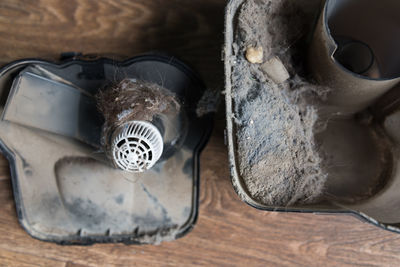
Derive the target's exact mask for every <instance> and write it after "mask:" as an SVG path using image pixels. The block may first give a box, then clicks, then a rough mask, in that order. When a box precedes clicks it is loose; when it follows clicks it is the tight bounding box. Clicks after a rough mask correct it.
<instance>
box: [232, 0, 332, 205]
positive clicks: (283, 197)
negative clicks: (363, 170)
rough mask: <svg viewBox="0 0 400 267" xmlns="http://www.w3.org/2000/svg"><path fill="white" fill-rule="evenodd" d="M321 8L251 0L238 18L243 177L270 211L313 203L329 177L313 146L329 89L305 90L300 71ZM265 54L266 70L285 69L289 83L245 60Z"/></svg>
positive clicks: (235, 84)
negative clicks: (276, 62) (269, 66)
mask: <svg viewBox="0 0 400 267" xmlns="http://www.w3.org/2000/svg"><path fill="white" fill-rule="evenodd" d="M319 7H320V1H319V0H315V1H292V0H280V1H277V0H263V1H262V0H248V1H245V2H244V4H243V5H242V6H241V8H240V11H239V15H238V21H237V27H236V29H235V33H234V43H233V54H234V59H233V60H232V65H233V66H232V75H231V80H232V81H231V83H232V98H233V106H234V110H233V116H234V120H235V127H236V129H237V131H236V134H237V135H236V140H237V142H236V146H237V153H238V163H239V173H240V175H241V177H242V178H243V180H244V183H245V185H246V187H247V190H248V192H249V193H250V195H251V197H252V198H254V199H255V200H256V201H259V202H261V203H262V204H265V205H271V206H289V205H293V204H295V203H312V202H316V201H318V200H319V198H320V197H321V195H322V194H323V190H324V184H325V181H326V177H327V175H326V174H325V173H324V172H323V171H322V168H321V165H322V163H321V162H322V161H321V157H320V155H319V153H318V149H317V147H316V145H315V140H314V135H315V132H316V130H317V128H318V127H317V124H318V123H317V121H318V114H317V110H316V108H315V107H314V106H313V104H315V103H317V102H318V101H319V100H320V99H321V98H323V97H324V96H325V95H326V93H327V89H326V88H321V87H318V86H315V85H313V84H311V83H310V82H308V81H307V80H306V78H304V77H307V75H306V74H305V71H304V69H305V67H304V66H303V65H302V64H304V62H305V61H306V59H305V56H306V49H305V47H306V46H305V45H304V44H305V41H306V40H307V38H309V33H310V31H311V25H312V24H313V22H314V20H315V19H316V13H318V10H319ZM260 46H261V47H262V50H263V61H264V62H266V61H268V60H269V59H271V58H273V57H277V58H279V59H280V60H281V61H282V63H283V65H284V66H285V67H286V69H287V71H288V72H289V74H290V78H289V79H288V80H287V81H285V82H283V83H281V84H276V83H274V82H272V81H271V79H269V77H268V76H267V75H266V74H265V72H263V71H262V64H253V63H250V62H248V61H247V60H246V58H245V53H246V49H248V48H249V47H260ZM318 125H319V124H318Z"/></svg>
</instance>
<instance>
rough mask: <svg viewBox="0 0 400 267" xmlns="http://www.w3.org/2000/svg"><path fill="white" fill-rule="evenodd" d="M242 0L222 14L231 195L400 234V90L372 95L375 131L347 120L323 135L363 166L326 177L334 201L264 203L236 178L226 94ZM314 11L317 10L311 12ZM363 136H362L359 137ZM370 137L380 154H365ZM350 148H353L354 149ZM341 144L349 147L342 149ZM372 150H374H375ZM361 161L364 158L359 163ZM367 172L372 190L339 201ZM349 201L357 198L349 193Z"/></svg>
mask: <svg viewBox="0 0 400 267" xmlns="http://www.w3.org/2000/svg"><path fill="white" fill-rule="evenodd" d="M245 2H246V0H231V1H229V3H228V5H227V7H226V17H225V45H224V62H225V63H224V64H225V93H226V95H225V103H226V120H227V129H226V139H227V146H228V152H229V161H230V171H231V180H232V184H233V187H234V189H235V191H236V193H237V194H238V195H239V197H240V198H241V199H242V200H243V201H244V202H245V203H247V204H248V205H250V206H252V207H254V208H257V209H260V210H266V211H282V212H308V213H347V214H354V215H357V216H358V217H359V218H362V219H364V220H366V221H368V222H370V223H372V224H374V225H377V226H379V227H382V228H383V229H386V230H390V231H394V232H397V233H400V212H399V210H398V207H399V205H400V194H399V192H400V171H399V170H400V169H399V166H400V159H399V148H400V143H399V141H400V128H399V123H400V109H399V108H400V107H399V102H400V101H399V99H400V94H399V90H398V88H394V89H392V90H391V91H389V93H387V94H386V95H384V96H383V97H382V98H380V99H375V102H374V104H373V105H372V107H370V114H372V115H373V117H372V119H371V120H372V123H373V125H374V127H376V128H377V129H378V131H377V132H376V133H377V134H376V135H373V136H374V137H373V138H372V139H371V138H370V137H366V136H367V135H368V134H365V131H364V130H363V129H362V127H363V126H354V125H353V124H349V125H347V124H346V123H345V124H346V125H343V129H344V130H343V131H342V129H341V128H340V126H335V125H333V127H334V130H332V131H329V132H330V133H331V137H329V138H330V139H331V141H338V140H340V138H342V139H341V140H340V141H343V142H342V146H341V148H340V149H342V148H343V153H342V154H343V156H344V157H346V158H345V159H346V160H352V159H353V158H355V160H354V162H352V164H353V165H354V166H355V167H356V168H355V169H356V170H363V174H361V173H358V174H357V173H351V175H348V176H344V177H342V178H340V179H338V180H334V181H328V184H327V186H328V187H329V190H331V192H334V193H337V199H338V200H337V201H328V200H322V201H320V202H317V203H315V204H309V205H296V204H295V205H291V206H268V205H265V204H263V203H261V202H260V201H258V200H256V199H254V198H253V197H252V196H251V194H250V193H249V191H248V189H247V187H246V183H245V181H244V179H243V177H242V176H241V172H240V169H239V164H238V154H237V153H238V151H237V144H238V143H239V142H241V140H238V138H237V131H238V130H237V128H238V125H237V122H236V120H235V118H237V117H238V116H237V115H238V114H235V109H234V105H235V97H234V95H233V94H232V87H233V86H234V81H233V80H232V73H233V72H234V71H235V60H236V59H237V57H238V56H242V57H244V53H243V54H242V55H237V54H235V51H234V49H233V47H234V42H235V38H236V34H237V31H236V30H237V23H238V16H239V12H240V8H241V7H242V5H243V4H244V3H245ZM316 12H318V11H317V10H316ZM255 30H256V29H255ZM393 100H394V101H393ZM347 127H348V128H347ZM335 130H336V131H335ZM353 130H354V131H355V132H353ZM357 136H361V137H362V138H358V137H357ZM364 137H365V139H363V138H364ZM329 138H328V139H329ZM335 138H338V139H335ZM371 140H372V142H376V143H375V145H376V147H378V148H379V149H380V148H382V151H383V152H382V154H368V153H371V151H370V150H368V147H369V144H368V143H363V142H371ZM339 143H340V142H339ZM388 144H389V145H388ZM332 145H334V142H332ZM355 146H358V148H359V149H357V147H355ZM352 147H353V148H355V149H353V148H352ZM347 148H351V149H349V150H348V152H346V151H345V150H347ZM335 149H336V148H335ZM372 152H373V153H375V152H376V151H372ZM352 153H353V154H352ZM381 156H382V157H385V159H382V157H381ZM363 160H365V162H364V163H363ZM381 161H384V164H383V163H382V164H381ZM357 162H358V163H359V164H358V165H357V164H356V163H357ZM375 166H378V167H377V168H379V169H374V168H375ZM369 171H373V172H374V173H376V172H377V173H379V176H377V177H369V178H368V179H375V180H377V182H376V188H374V193H373V194H372V195H370V196H368V197H366V198H363V199H361V200H359V201H357V200H356V201H350V202H349V201H341V198H342V197H343V199H346V198H351V197H352V196H353V195H356V194H357V193H359V192H358V191H363V192H362V193H365V192H366V191H367V190H369V188H367V185H368V183H369V182H371V181H370V180H368V179H367V180H366V179H364V178H365V177H364V175H368V172H369ZM369 176H371V175H369ZM265 179H268V177H265ZM341 194H342V195H341ZM354 199H357V198H356V197H355V198H354Z"/></svg>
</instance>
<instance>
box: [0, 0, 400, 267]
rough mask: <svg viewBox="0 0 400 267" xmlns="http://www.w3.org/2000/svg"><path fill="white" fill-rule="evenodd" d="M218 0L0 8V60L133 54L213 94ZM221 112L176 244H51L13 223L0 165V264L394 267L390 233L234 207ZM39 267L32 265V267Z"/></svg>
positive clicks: (219, 80)
mask: <svg viewBox="0 0 400 267" xmlns="http://www.w3.org/2000/svg"><path fill="white" fill-rule="evenodd" d="M225 4H226V2H225V1H224V0H188V1H184V0H168V1H162V0H136V1H134V0H99V1H96V0H80V1H78V0H70V1H63V0H54V1H53V0H32V1H28V0H25V1H23V0H14V1H12V0H2V1H1V2H0V47H1V48H2V49H1V50H0V61H1V62H8V61H11V60H15V59H18V58H25V57H40V58H49V59H55V58H57V56H58V54H59V53H60V52H62V51H80V52H83V53H101V54H120V55H127V56H133V55H136V54H138V53H143V52H147V51H150V50H163V51H168V52H169V53H171V54H175V55H177V56H179V57H180V58H183V59H184V60H185V61H188V62H190V63H191V64H192V65H193V66H194V67H195V68H196V69H197V70H198V71H199V72H200V73H201V75H202V76H203V78H204V79H205V81H206V83H207V84H208V86H209V87H213V88H220V89H222V88H223V69H222V63H221V61H220V58H221V57H220V50H221V47H222V41H223V9H224V6H225ZM224 116H225V115H224V112H223V107H221V110H220V112H219V113H218V115H217V120H216V125H215V126H216V128H215V131H214V133H213V136H212V139H211V140H210V143H209V145H208V146H207V148H206V149H205V151H204V153H203V154H202V157H201V191H200V192H201V194H200V200H201V201H200V202H201V203H200V216H199V220H198V222H197V225H196V227H195V229H194V230H193V231H192V232H191V233H190V234H188V235H187V236H185V237H184V238H182V239H179V240H177V241H175V242H170V243H163V244H161V245H159V246H125V245H122V244H98V245H94V246H88V247H77V246H59V245H55V244H51V243H46V242H41V241H38V240H35V239H33V238H31V237H30V236H29V235H28V234H27V233H26V232H25V231H24V230H23V229H22V228H21V227H20V226H19V224H18V221H17V218H16V213H15V206H14V202H13V198H12V192H11V183H10V180H9V171H8V165H7V163H6V161H5V159H4V158H0V201H1V204H2V205H0V262H1V264H3V265H11V266H12V265H16V266H20V265H21V266H37V265H38V264H37V262H39V263H41V262H42V263H43V264H45V263H46V264H47V263H48V266H57V265H58V264H59V263H60V262H62V263H63V264H64V265H66V266H70V267H72V266H135V265H138V266H143V265H151V266H158V265H161V266H166V265H177V266H182V265H207V266H210V265H214V266H246V265H248V266H266V265H267V266H270V265H273V266H275V265H276V266H292V265H299V266H321V265H322V266H355V265H359V266H399V265H400V235H398V234H394V233H390V232H387V231H384V230H381V229H379V228H377V227H375V226H372V225H369V224H366V223H363V222H361V221H359V220H358V219H356V218H354V217H351V216H345V215H326V216H322V215H312V214H293V213H274V212H262V211H259V210H255V209H253V208H251V207H249V206H247V205H246V204H244V203H243V202H241V201H240V200H239V199H238V197H237V196H236V194H235V192H234V191H233V188H232V185H231V183H230V179H229V165H228V161H227V151H226V148H225V146H224V144H223V143H224V142H223V129H224ZM39 266H40V265H39Z"/></svg>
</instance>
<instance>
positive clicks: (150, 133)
mask: <svg viewBox="0 0 400 267" xmlns="http://www.w3.org/2000/svg"><path fill="white" fill-rule="evenodd" d="M163 146H164V144H163V139H162V136H161V134H160V132H159V130H158V129H157V128H156V127H155V126H154V125H153V124H151V123H149V122H145V121H130V122H128V123H125V124H123V125H122V126H120V127H119V128H117V130H116V131H115V133H114V135H113V140H112V148H111V149H112V158H113V161H114V164H115V165H116V166H118V167H119V168H120V169H122V170H125V171H129V172H143V171H146V170H148V169H150V168H151V167H152V166H153V165H154V164H155V163H156V162H157V161H158V159H159V158H160V157H161V154H162V151H163Z"/></svg>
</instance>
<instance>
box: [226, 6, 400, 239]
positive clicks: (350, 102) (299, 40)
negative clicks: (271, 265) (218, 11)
mask: <svg viewBox="0 0 400 267" xmlns="http://www.w3.org/2000/svg"><path fill="white" fill-rule="evenodd" d="M399 7H400V6H399V1H396V0H384V1H372V0H371V1H369V0H366V1H364V0H327V1H323V0H298V1H292V0H265V1H257V0H232V1H230V2H229V4H228V6H227V9H226V28H225V48H224V52H225V53H224V55H225V75H226V90H225V92H226V95H225V100H226V113H227V141H228V142H227V143H228V150H229V159H230V166H231V176H232V183H233V186H234V188H235V190H236V192H237V193H238V195H239V196H240V198H241V199H242V200H243V201H245V202H246V203H248V204H249V205H251V206H253V207H256V208H258V209H262V210H270V211H296V212H316V213H354V214H357V215H359V216H360V217H361V218H364V219H366V220H368V221H369V222H371V223H373V224H375V225H378V226H380V227H382V228H384V229H388V230H391V231H396V232H399V233H400V227H399V226H400V212H399V211H398V209H397V207H398V205H399V203H400V196H399V194H398V192H399V186H400V175H399V168H398V165H399V163H400V161H399V140H400V130H399V126H398V125H399V121H400V119H399V118H400V112H399V110H400V101H399V99H400V93H399V92H400V91H399V85H398V82H399V76H400V65H399V62H400V61H399V60H398V57H399V56H400V54H399V53H398V51H397V50H396V47H397V46H398V44H399V38H398V36H399V34H398V31H399V29H400V28H399V24H400V21H399V20H398V19H397V18H398V16H397V15H396V11H398V10H399ZM250 52H251V53H250Z"/></svg>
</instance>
